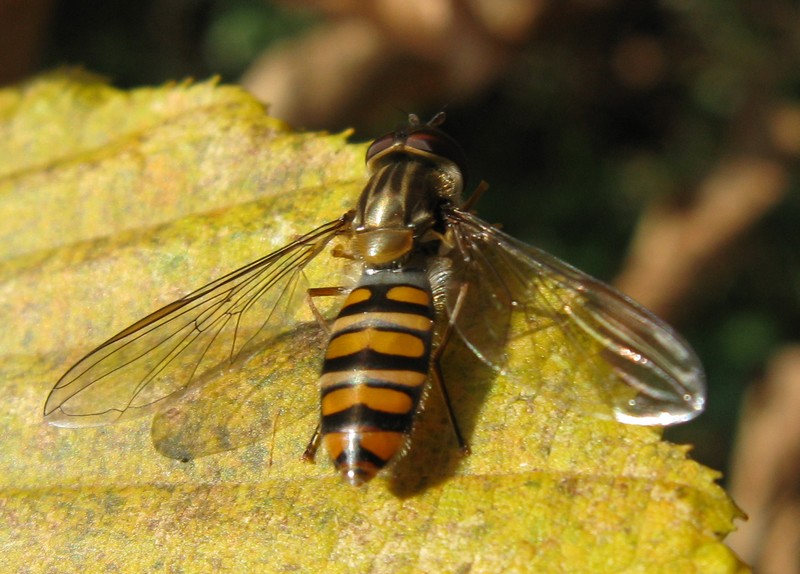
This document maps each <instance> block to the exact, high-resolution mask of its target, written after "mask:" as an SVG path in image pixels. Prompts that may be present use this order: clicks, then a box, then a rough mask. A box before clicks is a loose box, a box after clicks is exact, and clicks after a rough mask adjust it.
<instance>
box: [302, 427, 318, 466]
mask: <svg viewBox="0 0 800 574" xmlns="http://www.w3.org/2000/svg"><path fill="white" fill-rule="evenodd" d="M320 440H322V433H321V432H320V423H317V428H316V429H314V434H313V435H311V440H309V441H308V446H306V450H305V451H304V452H303V460H304V461H306V462H314V457H316V456H317V449H319V443H320Z"/></svg>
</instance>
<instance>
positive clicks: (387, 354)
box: [320, 270, 434, 485]
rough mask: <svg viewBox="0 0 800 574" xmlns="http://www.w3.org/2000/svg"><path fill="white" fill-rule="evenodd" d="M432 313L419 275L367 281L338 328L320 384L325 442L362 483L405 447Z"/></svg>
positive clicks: (345, 471) (349, 476)
mask: <svg viewBox="0 0 800 574" xmlns="http://www.w3.org/2000/svg"><path fill="white" fill-rule="evenodd" d="M433 325H434V308H433V301H432V294H431V288H430V284H429V283H428V278H427V276H426V274H425V273H424V272H422V271H416V270H414V271H378V272H373V273H369V274H366V273H365V274H364V275H363V276H362V278H361V280H360V281H359V284H358V285H357V286H356V287H355V289H353V290H352V291H351V292H350V294H349V295H348V297H347V299H346V301H345V303H344V307H343V308H342V310H341V312H340V313H339V315H338V317H337V318H336V321H335V322H334V324H333V328H332V331H331V339H330V342H329V343H328V349H327V351H326V353H325V363H324V365H323V367H322V375H321V377H320V387H321V398H322V424H321V430H322V436H323V441H324V442H325V446H326V448H327V449H328V453H329V454H330V456H331V458H332V459H333V462H334V464H335V466H336V468H337V469H338V470H339V471H340V472H341V473H342V475H343V476H344V478H345V479H346V480H347V481H348V482H350V483H351V484H354V485H358V484H362V483H364V482H366V481H368V480H370V479H371V478H372V477H374V476H375V474H376V473H377V472H378V471H379V470H380V469H381V468H383V467H384V466H385V465H386V464H387V463H388V462H389V461H390V460H391V459H392V457H394V455H395V454H397V452H398V451H399V450H401V449H402V448H403V446H404V444H405V441H406V438H407V435H408V433H409V432H410V430H411V425H412V423H413V418H414V414H415V413H416V411H417V407H418V406H419V401H420V397H421V396H422V391H423V388H424V385H425V382H426V380H427V377H428V369H429V366H430V356H431V345H432V338H433Z"/></svg>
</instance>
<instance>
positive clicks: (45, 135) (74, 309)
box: [0, 71, 747, 573]
mask: <svg viewBox="0 0 800 574" xmlns="http://www.w3.org/2000/svg"><path fill="white" fill-rule="evenodd" d="M0 135H2V138H1V139H0V146H2V153H0V162H2V163H0V217H2V221H3V229H2V231H0V235H1V236H2V241H0V250H2V262H1V263H0V301H2V303H0V305H1V306H0V313H2V316H1V317H0V318H2V325H3V329H2V330H0V380H2V385H3V392H4V401H3V402H2V407H1V408H2V410H0V428H2V431H3V432H2V436H3V437H4V438H5V445H4V448H3V450H2V455H0V519H2V520H3V522H4V523H5V524H6V525H7V527H6V528H4V529H2V530H0V547H2V548H3V549H4V552H3V554H2V556H1V557H0V565H1V566H2V567H3V568H2V569H3V571H48V570H53V571H59V572H73V571H75V572H76V571H81V572H84V571H98V570H112V569H116V570H121V571H132V572H145V571H156V570H158V571H163V570H168V571H172V570H181V571H210V570H233V571H248V570H250V571H252V570H257V571H281V570H292V571H310V572H313V571H325V572H348V573H352V572H422V571H424V572H526V571H531V572H593V573H599V572H626V573H638V572H689V573H690V572H703V573H708V572H744V571H747V568H746V566H744V565H743V564H742V563H741V562H740V561H739V560H738V558H737V557H736V556H735V555H733V554H732V553H731V552H730V551H729V550H728V549H727V548H726V547H725V546H724V545H723V544H722V542H721V540H722V538H723V537H724V536H725V534H727V533H728V532H730V531H731V529H732V528H733V526H732V521H733V519H734V518H737V517H740V516H741V513H740V512H739V511H738V510H737V509H736V507H735V505H734V504H733V503H732V501H731V500H730V499H729V498H728V497H727V495H726V494H725V493H724V491H723V490H722V489H721V488H720V487H719V486H718V485H716V484H715V482H714V481H715V480H716V478H718V474H717V473H716V472H714V471H712V470H709V469H707V468H704V467H702V466H700V465H698V464H697V463H695V462H693V461H691V460H690V459H688V457H687V456H686V453H687V450H688V449H687V448H686V447H680V446H675V445H670V444H668V443H665V442H662V441H661V440H660V431H658V430H655V429H651V428H643V427H629V426H624V425H620V424H618V423H616V422H614V421H612V420H605V419H602V418H598V417H596V416H590V415H587V414H585V413H586V412H588V411H591V408H583V407H582V405H584V406H585V405H587V404H591V403H592V401H596V400H597V398H596V397H595V396H594V395H593V391H592V388H593V387H592V384H591V371H589V370H587V369H585V368H584V366H582V365H581V362H580V361H579V360H576V358H575V357H571V356H570V355H569V354H568V353H566V352H565V350H564V349H565V347H564V341H563V340H560V339H559V337H558V335H556V334H549V335H546V334H544V333H542V334H537V335H536V336H535V338H534V339H533V343H534V344H533V345H531V344H530V341H531V339H528V340H526V341H516V342H515V343H514V344H513V345H512V347H511V349H510V352H511V363H510V364H509V368H508V373H509V374H508V375H504V376H497V375H496V374H494V372H492V371H489V370H488V369H486V368H485V367H482V365H481V364H480V363H479V362H478V361H477V360H476V359H475V358H474V357H472V356H471V355H470V354H469V352H468V351H466V350H465V349H464V348H462V347H457V346H453V347H452V348H449V349H448V352H447V354H446V357H445V375H446V377H447V380H448V381H449V387H448V388H449V389H450V391H451V394H452V395H453V399H454V407H455V409H456V412H457V414H458V417H459V421H460V423H461V425H462V427H463V430H464V431H465V433H466V436H467V438H468V440H469V442H470V445H471V447H472V455H471V456H469V457H466V458H463V459H462V458H461V457H460V456H459V455H458V453H457V450H456V448H455V444H454V440H453V437H452V432H451V430H450V428H449V426H448V424H447V421H446V417H445V416H444V414H443V409H442V405H441V401H440V397H439V396H438V395H437V393H436V392H431V393H430V396H429V397H428V399H427V406H426V409H425V410H424V411H423V413H422V414H421V415H420V420H419V423H418V424H417V426H416V427H415V431H414V435H413V437H412V440H411V443H410V444H411V446H410V449H409V451H408V452H407V453H406V455H405V456H404V457H403V458H402V459H401V460H399V461H398V462H397V464H396V465H395V466H394V468H393V469H392V472H387V473H386V474H385V475H384V476H383V477H379V478H378V479H376V480H375V481H373V482H372V483H370V484H369V485H368V486H366V487H364V488H362V489H354V488H352V487H350V486H348V485H346V484H344V483H343V482H342V481H341V480H340V479H339V478H338V476H336V475H335V474H334V472H333V471H332V468H331V465H330V463H329V462H328V461H327V460H325V459H324V456H323V455H322V453H320V456H319V457H318V458H319V460H318V462H317V464H315V465H311V464H308V463H304V462H302V461H301V460H300V455H301V453H302V452H303V449H304V447H305V445H306V443H307V441H308V438H309V437H310V435H311V433H312V432H313V429H314V427H315V425H316V418H315V414H313V413H315V412H316V407H315V406H313V405H312V406H311V407H309V404H308V403H309V401H313V400H314V397H315V396H316V388H315V384H316V382H315V381H316V377H317V373H316V372H314V371H313V370H312V369H311V368H309V367H307V366H304V365H302V364H298V365H297V379H296V381H295V382H294V383H293V386H294V388H288V389H286V392H290V393H294V394H295V395H296V402H297V404H298V413H305V414H304V415H302V416H301V415H298V414H297V413H291V412H278V413H277V416H275V417H274V418H273V419H271V420H270V421H269V424H268V425H266V426H267V428H268V429H269V430H270V432H268V433H267V434H266V436H264V437H263V440H262V441H260V442H258V443H255V444H252V445H250V446H247V447H244V448H241V449H239V450H235V451H230V452H226V453H223V454H219V455H214V456H208V457H205V458H201V459H198V460H196V461H193V462H190V463H186V464H182V463H179V462H176V461H174V460H171V459H168V458H165V457H161V456H159V455H158V454H157V453H156V452H155V451H154V449H153V448H152V446H151V442H150V435H149V427H150V425H149V422H148V421H146V420H138V421H133V422H130V423H127V424H120V425H114V426H109V427H101V428H96V429H81V430H79V431H73V430H67V429H57V428H52V427H48V426H46V425H44V424H42V422H41V409H42V405H43V402H44V399H45V397H46V395H47V392H48V391H49V389H50V388H51V387H52V385H53V384H54V383H55V381H56V380H57V378H58V376H59V375H60V374H61V373H62V372H63V371H64V370H65V369H66V368H67V367H68V366H69V365H70V364H71V363H72V362H73V361H74V360H76V359H78V358H79V357H80V356H81V355H82V354H83V353H85V352H86V351H88V350H90V349H91V348H92V347H93V346H95V345H97V344H98V343H100V342H101V341H102V340H104V339H105V338H107V337H108V336H110V335H111V334H113V333H115V332H116V331H118V330H120V329H122V328H124V327H125V326H127V325H128V324H130V323H132V322H133V321H135V320H136V319H138V318H139V317H141V316H143V315H144V314H146V313H147V312H149V311H151V310H153V309H154V308H156V307H158V306H159V305H162V304H165V303H167V302H169V301H170V300H173V299H175V298H177V297H178V296H180V295H181V294H183V293H185V292H188V291H189V290H191V289H193V288H195V287H198V286H200V285H202V284H204V283H205V282H207V281H210V280H211V279H213V278H215V277H217V276H220V275H222V274H224V273H225V272H227V271H229V270H231V269H234V268H236V267H238V266H240V265H242V264H245V263H247V262H249V261H250V260H253V259H255V258H257V257H258V256H261V255H264V254H265V253H268V252H270V251H272V250H273V249H275V248H277V247H279V246H280V245H282V244H283V243H286V242H287V241H289V240H290V239H291V238H292V237H294V236H296V235H297V234H300V233H302V232H305V231H308V230H309V229H311V228H313V227H314V226H316V225H318V224H320V223H322V222H325V221H329V220H331V219H333V218H335V217H337V216H338V215H340V214H341V213H342V212H344V211H345V210H346V209H348V208H350V207H351V206H352V205H353V204H354V202H355V198H356V197H357V194H358V192H359V190H360V187H361V186H362V185H363V182H364V170H363V166H362V163H361V161H362V158H363V152H364V147H363V146H360V145H350V144H347V143H346V141H345V138H346V135H347V134H339V135H327V134H303V133H296V132H292V131H291V130H289V129H288V128H287V126H285V125H283V124H282V123H280V122H278V121H276V120H274V119H271V118H268V117H267V116H266V115H265V114H264V112H263V109H262V107H261V106H260V105H259V104H257V103H256V102H255V101H254V100H253V99H252V98H251V97H250V96H248V95H247V94H246V93H245V92H243V91H242V90H240V89H238V88H235V87H226V86H218V85H216V83H215V82H205V83H198V84H189V83H186V84H176V85H169V86H165V87H162V88H152V89H150V88H146V89H139V90H133V91H130V92H122V91H118V90H115V89H113V88H111V87H109V86H107V85H106V84H104V83H103V82H102V81H100V80H98V79H96V78H93V77H91V76H89V75H87V74H82V73H77V72H69V71H67V72H57V73H53V74H49V75H45V76H42V77H39V78H35V79H33V80H31V81H30V82H28V83H26V84H24V85H21V86H18V87H15V88H9V89H6V90H3V91H0ZM310 280H312V282H313V281H316V282H317V283H316V284H319V285H325V283H324V277H310ZM280 351H281V350H280V349H279V350H277V351H273V352H280ZM289 351H290V350H283V352H286V353H289ZM250 368H257V365H256V366H253V365H250ZM229 398H230V397H228V399H229ZM226 400H227V399H226Z"/></svg>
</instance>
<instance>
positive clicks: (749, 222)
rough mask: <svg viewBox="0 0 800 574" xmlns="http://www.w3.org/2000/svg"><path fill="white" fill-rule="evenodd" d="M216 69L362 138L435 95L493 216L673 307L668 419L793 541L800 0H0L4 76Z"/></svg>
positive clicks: (794, 555)
mask: <svg viewBox="0 0 800 574" xmlns="http://www.w3.org/2000/svg"><path fill="white" fill-rule="evenodd" d="M62 65H80V66H83V67H85V68H86V69H87V70H90V71H92V72H96V73H99V74H102V75H105V76H106V77H108V78H109V80H110V81H111V82H112V83H113V84H114V85H116V86H118V87H121V88H130V87H135V86H140V85H157V84H161V83H163V82H166V81H169V80H180V79H183V78H186V77H193V78H197V79H205V78H207V77H209V76H213V75H219V76H221V77H222V79H223V80H224V81H226V82H232V83H236V82H239V83H242V84H243V85H244V86H245V87H246V88H247V89H249V90H250V91H251V92H252V93H254V94H255V95H256V96H257V97H258V98H260V99H261V100H262V101H264V102H268V103H269V104H270V113H271V114H272V115H274V116H276V117H279V118H281V119H284V120H286V121H288V122H289V123H291V124H292V125H294V126H295V127H297V128H299V129H313V130H318V129H324V130H330V131H335V130H341V129H344V128H348V127H353V128H356V136H354V138H355V139H360V140H365V141H366V140H370V139H372V138H374V137H376V136H377V135H380V134H382V133H385V132H387V131H390V130H391V129H393V128H394V127H395V126H396V125H397V124H399V123H400V122H402V121H403V120H404V118H405V114H406V113H407V112H408V111H414V112H416V113H417V114H419V115H420V116H422V117H423V118H425V117H430V116H431V115H433V114H434V113H436V112H437V111H439V110H441V109H446V110H447V113H448V121H447V126H446V127H447V130H448V131H449V132H450V133H451V134H453V135H454V137H456V138H457V139H458V140H459V141H460V142H461V143H462V144H463V146H464V148H465V150H466V153H467V156H468V158H469V160H470V169H471V172H470V178H471V184H472V185H471V186H470V187H474V185H476V184H477V183H478V182H479V181H480V180H486V181H488V182H489V183H490V185H491V187H490V190H489V192H488V193H487V194H486V195H485V196H484V198H483V199H482V200H481V202H480V204H479V206H478V207H479V209H480V212H481V215H482V216H483V217H484V218H485V219H487V220H489V221H492V222H502V224H503V226H504V229H505V230H506V231H508V232H509V233H511V234H512V235H514V236H516V237H518V238H520V239H523V240H524V241H526V242H529V243H533V244H535V245H537V246H539V247H542V248H544V249H546V250H548V251H550V252H552V253H554V254H555V255H557V256H559V257H561V258H563V259H566V260H567V261H569V262H571V263H573V264H575V265H576V266H578V267H580V268H581V269H583V270H585V271H588V272H589V273H591V274H593V275H595V276H598V277H600V278H602V279H604V280H607V281H610V282H613V283H615V284H616V285H617V286H619V287H620V288H621V289H623V290H624V291H626V292H627V293H629V294H630V295H632V296H633V297H635V298H636V299H638V300H639V301H641V302H642V303H644V304H645V305H646V306H648V307H650V308H651V309H653V310H654V311H655V312H656V313H658V314H659V315H661V316H662V317H664V318H666V319H667V320H668V321H669V322H671V323H672V324H673V325H675V326H676V327H677V328H678V329H679V330H680V331H681V332H682V333H683V334H684V335H685V336H686V338H687V339H689V341H690V342H691V343H692V344H693V346H694V347H695V349H696V350H697V352H698V354H699V355H700V356H701V358H702V360H703V363H704V364H705V366H706V369H707V372H708V378H709V387H710V392H709V397H710V398H709V402H708V411H707V412H706V414H704V415H703V416H702V417H700V419H699V420H697V421H695V422H692V423H690V424H687V425H682V426H679V427H677V428H674V429H669V430H668V431H667V438H668V439H669V440H672V441H674V442H685V443H691V444H694V445H695V449H694V452H693V457H694V458H696V459H697V460H699V461H700V462H702V463H704V464H706V465H708V466H711V467H713V468H715V469H719V470H722V471H724V472H725V477H724V478H723V482H724V483H725V485H726V487H727V488H728V489H729V490H730V491H731V492H732V494H733V496H734V498H735V500H736V501H737V503H738V504H739V505H740V506H741V507H742V508H743V509H744V510H745V511H746V512H747V513H748V514H749V515H750V516H751V520H750V521H749V523H747V524H744V525H740V532H737V533H736V534H734V535H733V536H731V537H730V539H729V540H730V543H731V545H732V546H733V547H734V549H735V550H736V551H737V552H739V553H740V554H741V555H742V556H743V558H745V559H746V560H748V561H749V562H751V563H752V564H754V565H757V566H758V567H759V569H760V571H761V572H765V573H771V572H776V573H778V572H780V573H781V574H787V573H791V572H798V568H799V567H798V564H800V550H798V549H800V494H799V493H800V480H799V479H798V477H799V476H800V345H798V341H800V305H799V304H798V301H800V198H798V194H797V186H798V181H797V177H796V174H797V169H796V167H797V160H798V157H800V4H798V3H797V2H796V0H749V1H748V0H705V1H690V0H662V1H656V0H566V1H565V0H562V1H558V2H556V1H547V0H374V1H372V2H357V1H353V0H340V1H332V0H305V1H294V2H289V1H285V2H267V1H265V0H227V1H224V2H223V1H221V0H217V1H214V0H141V1H139V2H125V1H122V0H107V1H105V2H92V1H90V0H63V1H55V0H27V1H22V0H0V83H2V84H4V85H11V84H13V83H15V82H20V81H24V79H25V78H26V77H28V76H30V75H32V74H35V73H37V72H38V71H42V70H47V69H51V68H53V67H57V66H62Z"/></svg>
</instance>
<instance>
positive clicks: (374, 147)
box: [366, 132, 397, 163]
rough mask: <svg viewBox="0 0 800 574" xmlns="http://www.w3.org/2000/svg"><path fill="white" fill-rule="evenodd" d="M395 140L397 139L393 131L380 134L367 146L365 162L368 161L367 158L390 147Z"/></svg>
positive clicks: (369, 158)
mask: <svg viewBox="0 0 800 574" xmlns="http://www.w3.org/2000/svg"><path fill="white" fill-rule="evenodd" d="M396 142H397V140H396V136H395V133H394V132H392V133H389V134H386V135H385V136H381V137H379V138H378V139H376V140H375V141H374V142H372V143H371V144H370V146H369V147H368V148H367V158H366V161H367V163H369V160H371V159H372V158H373V157H375V156H376V155H378V154H380V153H382V152H384V151H386V150H387V149H389V148H390V147H392V146H393V145H394V144H395V143H396Z"/></svg>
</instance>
